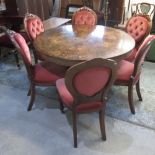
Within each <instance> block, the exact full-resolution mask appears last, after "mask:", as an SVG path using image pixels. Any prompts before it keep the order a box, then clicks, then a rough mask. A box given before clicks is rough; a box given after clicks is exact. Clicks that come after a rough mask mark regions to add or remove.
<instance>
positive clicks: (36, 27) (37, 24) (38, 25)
mask: <svg viewBox="0 0 155 155" xmlns="http://www.w3.org/2000/svg"><path fill="white" fill-rule="evenodd" d="M24 27H25V30H26V32H27V33H28V35H29V37H30V39H31V40H34V39H35V38H36V37H37V36H38V35H39V34H40V33H42V32H44V25H43V22H42V20H41V19H40V18H39V17H38V16H36V15H34V14H30V13H28V14H26V15H25V18H24Z"/></svg>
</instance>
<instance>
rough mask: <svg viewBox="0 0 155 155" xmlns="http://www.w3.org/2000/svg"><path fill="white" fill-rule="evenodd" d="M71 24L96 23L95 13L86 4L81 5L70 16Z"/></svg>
mask: <svg viewBox="0 0 155 155" xmlns="http://www.w3.org/2000/svg"><path fill="white" fill-rule="evenodd" d="M72 24H73V25H90V26H94V25H96V24H97V16H96V13H95V12H94V11H93V10H92V9H90V8H88V7H86V6H84V7H81V8H79V9H77V11H76V12H74V14H73V16H72Z"/></svg>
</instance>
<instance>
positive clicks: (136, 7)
mask: <svg viewBox="0 0 155 155" xmlns="http://www.w3.org/2000/svg"><path fill="white" fill-rule="evenodd" d="M154 12H155V5H154V4H151V3H146V2H142V3H134V4H132V5H131V14H132V15H134V14H141V15H146V16H149V17H151V16H152V15H153V14H154Z"/></svg>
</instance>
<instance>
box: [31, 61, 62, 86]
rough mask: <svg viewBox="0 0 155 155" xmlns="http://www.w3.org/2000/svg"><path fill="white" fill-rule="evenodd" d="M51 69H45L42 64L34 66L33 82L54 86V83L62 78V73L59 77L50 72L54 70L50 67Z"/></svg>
mask: <svg viewBox="0 0 155 155" xmlns="http://www.w3.org/2000/svg"><path fill="white" fill-rule="evenodd" d="M51 68H52V69H50V65H49V66H48V67H46V66H45V65H44V64H42V63H40V64H36V65H35V66H34V80H35V82H37V83H43V84H46V83H47V84H54V85H55V81H56V80H57V79H60V78H63V77H64V73H62V74H61V75H60V74H56V73H55V72H53V71H52V70H54V67H53V66H52V65H51Z"/></svg>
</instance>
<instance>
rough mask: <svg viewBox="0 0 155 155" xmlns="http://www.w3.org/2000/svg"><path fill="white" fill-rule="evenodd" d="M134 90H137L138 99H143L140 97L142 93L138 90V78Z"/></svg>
mask: <svg viewBox="0 0 155 155" xmlns="http://www.w3.org/2000/svg"><path fill="white" fill-rule="evenodd" d="M136 92H137V95H138V98H139V101H142V100H143V99H142V95H141V92H140V85H139V80H138V82H137V83H136Z"/></svg>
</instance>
